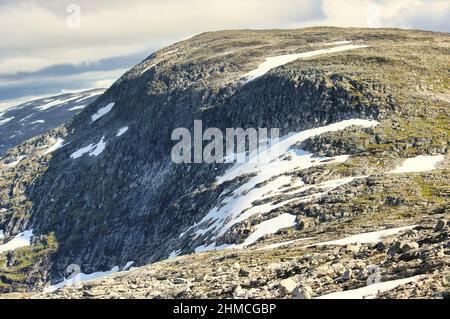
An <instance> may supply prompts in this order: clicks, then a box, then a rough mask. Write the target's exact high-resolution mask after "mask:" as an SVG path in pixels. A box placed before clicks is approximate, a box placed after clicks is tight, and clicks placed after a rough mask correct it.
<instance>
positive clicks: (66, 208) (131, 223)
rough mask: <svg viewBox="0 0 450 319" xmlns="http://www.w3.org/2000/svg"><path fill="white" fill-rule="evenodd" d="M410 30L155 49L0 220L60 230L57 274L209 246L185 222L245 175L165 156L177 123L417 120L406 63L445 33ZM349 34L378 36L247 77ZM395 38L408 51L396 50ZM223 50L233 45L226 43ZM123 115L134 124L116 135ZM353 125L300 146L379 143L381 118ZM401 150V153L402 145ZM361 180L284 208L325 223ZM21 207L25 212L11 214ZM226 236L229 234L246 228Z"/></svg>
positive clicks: (291, 34) (238, 37)
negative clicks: (366, 125) (233, 176)
mask: <svg viewBox="0 0 450 319" xmlns="http://www.w3.org/2000/svg"><path fill="white" fill-rule="evenodd" d="M415 36H416V35H415V33H414V32H408V31H398V30H377V31H374V30H346V31H343V30H339V29H334V28H331V29H307V30H293V31H276V30H274V31H260V32H256V31H241V32H238V31H236V32H221V33H212V34H210V33H208V34H203V35H200V36H197V37H194V38H192V39H190V40H187V41H184V42H180V43H177V44H174V45H173V46H171V47H169V48H167V49H164V50H162V51H158V52H156V53H155V54H153V55H152V56H150V57H149V58H148V59H147V60H145V61H143V62H142V63H141V64H139V65H137V66H136V67H134V68H133V69H132V70H130V71H129V72H128V73H126V74H125V75H124V76H123V77H122V78H121V79H119V80H118V81H117V82H116V83H115V84H114V85H113V86H112V87H111V88H109V89H108V90H107V91H106V92H105V93H104V94H103V95H102V96H100V97H99V98H98V99H97V100H96V101H95V102H94V103H93V104H91V105H90V106H89V108H87V109H86V110H84V111H83V112H81V113H80V114H79V115H77V116H76V117H75V118H74V120H73V121H71V122H70V123H69V124H67V125H66V126H64V130H63V131H64V132H61V134H59V135H58V136H59V137H60V138H63V139H64V144H65V146H64V147H62V148H60V149H58V150H56V151H55V152H54V153H53V154H52V156H51V158H50V157H47V160H46V162H45V163H44V164H42V166H43V167H45V168H42V169H41V170H40V171H39V173H36V174H34V175H33V177H32V178H30V179H32V181H30V182H29V183H28V184H27V185H26V186H24V187H23V188H24V189H26V192H25V194H24V197H25V198H26V200H27V201H28V202H29V205H30V207H29V215H27V216H26V217H20V218H19V220H20V221H22V222H21V223H14V225H22V226H20V227H17V226H15V227H14V228H12V227H4V228H5V230H6V232H7V234H8V235H11V234H13V233H15V232H17V231H18V230H20V229H23V228H24V227H28V228H30V227H31V228H33V229H34V234H35V235H48V234H54V236H55V239H56V241H57V242H58V248H57V249H56V250H55V251H54V252H52V259H51V260H52V263H51V266H50V269H49V271H50V273H51V276H52V278H53V279H54V281H58V280H59V279H61V276H62V275H63V273H64V269H65V268H66V267H67V266H68V265H69V264H73V263H75V264H78V265H80V266H81V268H82V271H83V272H85V273H90V272H94V271H100V270H109V269H111V268H112V267H113V266H115V265H119V266H123V265H125V264H126V263H127V262H128V261H134V262H135V265H144V264H147V263H151V262H155V261H158V260H161V259H163V258H166V257H167V256H168V255H169V254H170V253H171V252H173V251H175V250H179V251H182V252H183V253H188V252H192V251H193V250H194V248H195V247H197V246H199V245H201V244H203V242H202V238H199V237H195V236H194V235H193V234H191V233H187V234H185V235H184V236H181V237H180V234H182V233H183V232H185V231H186V230H187V229H188V227H190V226H192V225H193V224H195V223H196V222H198V221H200V220H201V219H202V218H203V217H204V216H205V215H206V214H207V213H208V212H209V211H210V210H211V209H212V208H213V207H214V206H216V205H217V201H218V198H219V196H220V195H221V193H222V192H223V191H225V190H227V189H228V190H229V189H235V188H236V187H238V186H239V185H240V183H241V182H242V181H240V180H233V181H230V182H228V183H225V184H221V185H217V184H216V183H215V179H216V177H217V176H219V175H220V174H222V173H223V172H224V171H225V170H226V168H227V165H215V164H211V165H208V164H182V165H178V164H174V163H173V162H172V161H171V158H170V152H171V148H172V146H173V145H174V142H173V141H171V139H170V137H171V133H172V130H173V129H175V128H178V127H186V128H189V129H190V130H191V131H192V129H193V122H194V120H203V125H204V127H217V128H221V129H225V128H227V127H233V128H235V127H242V128H249V127H256V128H257V127H268V128H280V130H281V134H282V135H284V134H287V133H289V132H296V131H301V130H305V129H309V128H315V127H319V126H324V125H326V124H330V123H334V122H338V121H341V120H345V119H352V118H359V119H376V120H379V121H390V120H392V119H397V118H398V117H399V115H400V116H404V118H412V116H414V112H416V111H417V110H416V109H414V110H411V109H410V108H409V106H410V105H411V102H410V101H409V102H408V101H407V98H406V97H407V96H408V97H409V93H408V91H407V90H409V88H410V86H409V83H408V82H407V81H406V80H405V79H407V78H408V76H407V75H408V74H406V75H405V77H404V78H402V79H397V78H396V77H395V75H396V74H398V72H405V73H408V72H409V73H410V74H413V73H414V72H418V71H417V67H416V66H415V63H416V61H415V60H414V59H412V60H411V59H410V58H407V57H408V56H409V53H410V50H422V51H421V52H422V53H423V54H424V55H428V56H431V55H433V56H434V55H435V54H437V51H439V50H440V48H439V47H438V46H435V47H430V43H432V42H433V41H435V39H437V38H441V37H442V38H445V39H446V40H447V41H448V36H447V35H441V34H433V33H427V32H423V33H421V36H422V37H423V39H422V40H421V41H423V42H422V43H423V44H422V46H420V47H419V48H418V47H417V46H416V44H417V40H416V39H415ZM343 38H345V40H354V41H355V42H358V43H363V44H367V45H368V46H369V48H364V49H361V50H354V51H349V52H343V53H339V54H332V55H330V56H328V55H324V56H319V57H315V58H312V59H310V60H302V59H300V60H296V61H294V62H292V63H289V64H287V65H284V66H281V67H278V68H275V69H273V70H271V71H270V72H269V73H267V74H266V75H264V76H263V77H260V78H258V79H256V80H254V81H252V82H249V83H246V82H245V81H243V80H242V76H243V74H245V73H246V72H248V71H251V70H252V69H255V68H256V67H257V66H258V65H259V64H260V63H262V62H263V61H264V58H265V57H270V56H276V55H282V54H287V53H297V52H305V51H311V50H315V49H320V48H324V47H327V46H326V44H327V43H329V42H333V41H338V40H342V39H343ZM400 40H401V41H402V42H401V43H402V45H401V46H399V49H397V50H391V47H392V45H393V44H396V43H399V42H398V41H400ZM412 44H414V45H412ZM224 48H225V50H224ZM227 50H229V51H231V53H227V54H223V52H224V51H227ZM394 51H395V52H394ZM397 59H404V61H403V62H401V63H400V62H399V61H398V60H397ZM408 59H409V60H408ZM435 61H438V62H439V61H441V60H439V59H438V60H435ZM438 62H436V63H438ZM434 67H435V66H434V65H433V66H432V67H431V66H430V69H426V68H425V69H420V70H421V72H424V73H426V75H428V76H429V77H430V78H432V79H434V77H437V78H439V79H440V78H441V77H442V76H443V75H444V76H445V72H443V71H442V69H439V68H437V69H432V68H434ZM429 72H435V73H433V74H434V75H429V74H428V73H429ZM439 72H441V73H439ZM435 74H438V75H435ZM424 77H425V75H424ZM394 80H395V81H398V82H395V81H394ZM428 80H429V79H428V78H426V81H428ZM110 103H114V106H113V107H112V109H111V110H110V111H109V112H107V113H106V114H104V115H103V116H102V117H100V118H99V119H97V120H96V121H93V120H92V116H93V115H94V114H96V113H97V112H101V110H102V109H104V108H105V107H106V106H107V105H109V104H110ZM433 114H434V113H433ZM388 126H389V125H388ZM124 127H127V128H128V130H127V131H126V132H125V133H124V134H123V135H120V136H117V135H118V134H117V133H118V132H119V130H120V129H121V128H124ZM389 127H390V126H389ZM359 132H360V131H359ZM352 134H353V133H352V130H351V129H349V130H348V131H347V135H345V136H344V137H343V140H342V141H343V142H341V143H339V142H336V141H335V140H336V139H339V138H336V136H325V137H324V138H323V139H319V138H318V139H315V140H309V141H306V142H305V144H304V145H300V146H299V147H300V148H305V149H308V150H311V151H313V152H315V153H323V154H322V155H325V156H335V155H340V154H351V155H353V154H361V153H365V154H366V155H367V154H372V153H374V154H376V153H377V152H378V151H379V149H380V148H381V147H380V148H376V147H378V146H376V147H374V149H375V151H373V150H372V149H370V146H371V145H372V146H373V144H377V143H378V142H377V140H376V138H375V132H374V131H373V130H370V129H369V130H366V131H364V132H363V134H362V135H363V136H358V137H355V135H352ZM355 134H356V133H355ZM100 141H103V142H105V143H106V145H105V148H104V150H103V151H102V152H100V153H99V154H98V155H97V156H95V155H90V154H89V152H86V153H85V154H84V155H82V156H80V157H76V158H74V156H73V154H76V152H78V151H80V149H83V148H86V147H87V146H89V145H94V146H95V145H97V147H98V145H99V142H100ZM384 142H386V140H385V141H384ZM388 142H389V141H388ZM388 142H386V143H388ZM378 144H380V143H378ZM378 144H377V145H378ZM324 145H330V146H331V147H324ZM324 149H325V150H324ZM326 149H328V150H329V153H328V154H327V153H326ZM405 149H406V148H405ZM444 150H445V147H444ZM384 151H385V149H384V148H383V152H384ZM403 151H404V150H403ZM389 152H391V151H389ZM401 152H402V149H399V150H397V151H395V150H394V151H392V154H393V155H395V156H400V155H401V154H402V153H401ZM399 154H400V155H399ZM378 162H382V160H379V161H378ZM368 163H369V162H368ZM359 169H361V167H359ZM364 169H367V168H366V166H364V168H363V169H362V170H364ZM296 173H297V174H298V175H299V176H300V175H301V174H302V173H301V172H296ZM317 176H318V177H317V178H319V179H320V178H323V176H326V174H325V173H324V172H320V173H318V174H317ZM350 176H352V175H350ZM365 185H366V183H363V182H355V183H354V184H351V187H353V191H352V192H348V193H347V194H342V193H339V194H337V195H335V197H328V198H326V199H321V201H319V202H318V203H319V204H321V203H322V204H324V205H326V206H324V207H327V208H329V207H331V208H330V212H327V213H326V214H325V213H324V212H323V211H322V210H321V209H320V205H319V206H317V205H308V204H301V205H294V206H290V207H288V208H286V209H288V210H289V209H290V210H295V209H297V210H298V213H297V214H298V215H305V216H307V217H310V218H314V220H315V219H317V222H319V221H320V222H324V221H329V220H331V219H335V218H341V217H348V216H350V215H352V214H350V213H349V212H348V211H344V210H343V209H342V205H343V204H341V203H345V202H346V201H348V199H349V198H351V197H352V196H357V195H356V194H358V189H360V188H362V187H363V186H365ZM11 187H12V186H11ZM343 196H344V197H343ZM6 197H7V196H6V195H5V198H6ZM8 200H10V199H8ZM380 202H381V201H380ZM5 203H6V202H5ZM336 203H339V205H340V206H337V205H336ZM383 203H384V202H383ZM21 205H23V204H21ZM361 205H362V204H361ZM11 206H12V205H9V204H8V207H7V208H8V209H9V208H10V207H11ZM336 207H337V208H336ZM357 209H361V211H357V213H356V214H359V213H364V212H367V211H370V208H367V207H366V206H364V205H362V206H361V207H357ZM332 213H335V215H333V214H332ZM12 216H14V218H17V217H16V216H17V215H15V213H14V212H13V213H12ZM336 216H338V217H336ZM8 220H11V218H9V219H8ZM311 224H312V225H314V223H312V222H311ZM24 225H26V226H24ZM241 226H242V227H241ZM249 228H251V225H238V226H237V227H235V228H234V231H235V234H236V236H237V237H239V236H242V234H243V233H245V234H247V233H248V232H246V229H249ZM303 228H305V229H309V228H311V227H306V226H305V225H303V227H300V229H303ZM312 228H313V227H312ZM232 231H233V230H232ZM191 235H192V236H191ZM233 236H234V235H233ZM233 236H231V237H233ZM236 236H234V237H236ZM224 238H225V239H224ZM224 238H222V240H223V241H225V242H227V243H232V242H239V241H241V240H242V238H240V237H239V238H238V239H237V240H236V238H229V240H228V238H227V235H225V236H224Z"/></svg>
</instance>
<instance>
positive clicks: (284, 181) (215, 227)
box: [180, 119, 378, 252]
mask: <svg viewBox="0 0 450 319" xmlns="http://www.w3.org/2000/svg"><path fill="white" fill-rule="evenodd" d="M353 125H356V126H361V127H372V126H375V125H378V122H376V121H371V120H360V119H354V120H346V121H342V122H338V123H334V124H330V125H327V126H324V127H319V128H315V129H310V130H306V131H302V132H298V133H292V134H289V135H287V136H285V137H282V138H280V140H279V141H278V142H274V143H270V146H269V147H268V148H267V149H266V150H264V151H262V152H255V153H253V154H252V155H251V156H250V159H249V161H248V162H246V163H243V164H239V163H237V164H235V165H233V166H232V167H231V168H230V169H228V170H227V171H226V172H225V174H224V175H222V176H219V177H218V178H217V183H223V182H225V181H231V180H234V179H235V178H237V177H239V176H242V175H245V174H255V176H254V177H252V178H250V179H249V180H248V181H247V182H245V183H244V184H243V185H241V186H240V187H238V188H237V189H236V190H234V191H233V192H232V193H231V194H230V195H227V194H228V192H229V190H225V191H224V192H223V193H222V194H221V196H220V197H219V200H218V202H217V203H216V206H215V207H214V208H213V209H212V210H210V211H209V213H208V214H206V215H205V216H204V217H203V219H202V220H201V221H200V222H198V223H196V224H195V225H193V226H191V227H190V228H189V229H188V230H187V231H186V232H184V233H182V234H181V235H180V237H183V236H184V234H186V233H187V232H189V231H191V230H195V234H197V235H200V236H206V238H205V240H207V239H209V240H212V241H213V243H212V244H210V245H202V246H200V247H197V249H196V251H197V252H199V251H204V250H210V249H223V248H243V247H245V246H248V245H250V244H252V243H254V242H255V241H257V240H258V239H259V238H261V237H262V236H264V235H266V234H269V233H274V232H276V231H278V230H279V229H281V228H284V227H289V226H292V225H293V220H295V217H294V216H292V215H290V216H287V215H289V214H287V215H286V216H283V217H279V216H278V217H275V218H274V219H272V220H267V221H265V222H263V223H261V224H260V225H257V226H256V229H257V230H256V231H255V232H254V233H253V234H251V235H250V237H248V238H247V240H246V241H245V242H244V243H243V244H242V245H240V246H234V247H233V246H225V247H224V246H222V247H216V246H215V244H214V241H215V239H217V238H218V237H220V236H221V235H223V234H224V233H225V232H226V231H227V230H229V229H230V228H231V227H232V226H233V225H235V224H237V223H239V222H242V221H244V220H246V219H248V218H250V217H252V216H253V215H256V214H266V213H268V212H270V211H272V210H274V209H276V208H279V207H283V206H285V205H288V204H289V203H292V202H294V201H308V200H311V199H312V198H315V197H320V196H322V195H323V194H326V193H328V192H330V191H331V190H333V189H335V188H337V187H339V186H342V185H345V184H348V183H350V182H352V181H353V180H354V179H356V178H364V177H365V176H360V177H350V178H343V179H336V180H331V181H327V182H324V183H319V184H317V185H305V184H304V182H303V181H302V180H300V179H294V178H293V177H292V176H290V175H289V174H288V173H289V172H291V171H293V170H299V169H307V168H310V167H313V166H319V165H325V164H333V163H342V162H345V161H346V160H347V159H348V156H345V155H344V156H336V157H331V158H320V157H314V156H313V154H311V153H309V152H306V151H299V150H296V149H292V146H293V145H294V144H296V143H298V142H301V141H304V140H306V139H308V138H310V137H313V136H317V135H320V134H323V133H326V132H332V131H338V130H343V129H345V128H347V127H350V126H353ZM252 156H253V157H257V158H253V157H252ZM262 183H264V185H263V186H261V187H256V185H259V184H262ZM309 189H314V190H315V191H316V193H315V194H313V195H308V196H305V195H303V196H302V195H301V193H302V192H304V191H305V190H309ZM281 194H283V195H295V194H299V195H300V196H297V197H293V198H291V199H288V200H286V201H281V202H277V201H275V200H271V201H270V198H272V197H274V196H276V195H281ZM263 199H269V200H268V201H267V202H266V203H264V204H258V205H255V204H254V202H255V201H257V200H263ZM278 218H279V219H278ZM280 227H281V228H280Z"/></svg>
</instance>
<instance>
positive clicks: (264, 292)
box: [31, 212, 450, 299]
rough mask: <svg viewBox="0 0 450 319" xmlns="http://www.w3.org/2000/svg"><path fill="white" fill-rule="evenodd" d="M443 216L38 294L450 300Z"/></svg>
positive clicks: (321, 235)
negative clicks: (386, 230) (369, 236)
mask: <svg viewBox="0 0 450 319" xmlns="http://www.w3.org/2000/svg"><path fill="white" fill-rule="evenodd" d="M442 217H444V215H443V214H442V213H440V212H435V213H434V214H432V215H430V216H427V217H423V218H421V219H418V220H414V219H411V220H408V222H410V223H416V224H417V226H414V227H411V229H408V230H403V231H399V232H398V233H397V234H395V235H392V236H387V237H383V238H382V239H381V240H380V241H379V242H376V243H362V244H360V243H353V244H351V243H349V244H343V245H332V244H327V245H324V246H312V247H311V246H310V247H308V246H309V245H312V244H314V243H317V242H319V241H320V240H321V239H327V240H328V239H330V236H328V235H327V234H329V233H331V232H332V231H333V230H335V229H336V228H338V229H339V228H344V229H347V228H348V227H349V226H350V225H346V224H348V223H345V222H333V223H330V225H327V227H319V229H316V230H311V231H309V232H307V233H305V236H317V237H314V238H313V239H306V240H301V241H298V242H296V243H292V244H288V245H286V246H284V247H278V248H276V247H274V248H271V246H270V245H269V246H268V245H267V244H261V245H258V247H255V248H253V249H250V250H248V251H229V252H211V253H204V254H199V255H187V256H183V257H178V258H176V259H174V260H167V261H163V262H159V263H156V264H153V265H149V266H146V267H142V268H137V269H134V270H130V271H126V272H123V273H118V274H114V275H111V276H108V277H105V278H101V279H98V280H94V281H89V282H84V283H78V284H77V288H75V287H65V288H63V289H60V290H58V291H56V292H54V293H46V294H38V295H33V296H31V298H299V299H310V298H317V297H322V298H325V297H329V298H351V297H353V298H450V271H449V268H448V267H449V263H450V260H449V254H450V242H449V235H450V228H449V225H448V223H447V222H446V221H445V220H444V219H442ZM446 217H447V218H448V217H449V215H448V214H446ZM388 225H389V226H394V225H393V224H391V223H386V226H388ZM369 230H370V229H367V228H366V229H364V231H365V232H366V231H369ZM333 237H334V236H333ZM298 239H302V238H298ZM303 239H304V238H303ZM350 241H351V240H350ZM405 278H406V279H407V280H404V281H403V282H402V281H401V280H400V282H399V283H398V284H397V283H396V284H394V286H393V288H391V287H390V288H391V289H389V290H388V291H384V290H385V288H383V287H384V286H385V284H386V282H392V281H398V280H399V279H405ZM409 280H410V282H408V281H409ZM380 283H381V284H380ZM369 284H370V285H372V286H368V285H369ZM364 287H365V290H361V289H358V288H364ZM369 287H372V289H370V290H367V288H369ZM373 287H377V288H373ZM373 289H375V290H373ZM342 291H345V292H344V293H343V294H332V293H335V292H342ZM328 294H331V295H329V296H327V295H328Z"/></svg>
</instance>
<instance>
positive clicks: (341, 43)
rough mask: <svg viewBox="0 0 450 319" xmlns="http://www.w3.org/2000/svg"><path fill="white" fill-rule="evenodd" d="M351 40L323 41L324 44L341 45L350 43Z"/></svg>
mask: <svg viewBox="0 0 450 319" xmlns="http://www.w3.org/2000/svg"><path fill="white" fill-rule="evenodd" d="M352 42H353V41H346V40H344V41H336V42H330V43H325V45H343V44H349V43H352Z"/></svg>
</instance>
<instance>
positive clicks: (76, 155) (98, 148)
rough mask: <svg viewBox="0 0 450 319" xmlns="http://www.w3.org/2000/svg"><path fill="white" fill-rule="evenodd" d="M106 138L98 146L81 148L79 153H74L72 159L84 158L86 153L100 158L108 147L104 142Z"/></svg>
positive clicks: (92, 145) (91, 145)
mask: <svg viewBox="0 0 450 319" xmlns="http://www.w3.org/2000/svg"><path fill="white" fill-rule="evenodd" d="M104 138H105V137H104V136H103V137H102V139H101V140H100V141H99V142H98V143H97V144H89V145H88V146H86V147H83V148H80V149H79V150H78V151H76V152H74V153H72V154H71V155H70V157H71V158H72V159H77V158H80V157H81V156H83V155H84V154H86V153H89V156H98V155H100V154H101V153H102V152H103V151H104V150H105V147H106V142H105V141H104Z"/></svg>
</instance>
